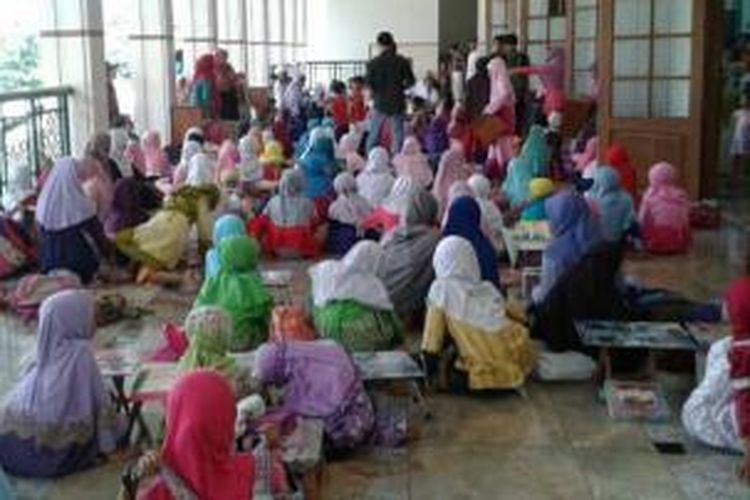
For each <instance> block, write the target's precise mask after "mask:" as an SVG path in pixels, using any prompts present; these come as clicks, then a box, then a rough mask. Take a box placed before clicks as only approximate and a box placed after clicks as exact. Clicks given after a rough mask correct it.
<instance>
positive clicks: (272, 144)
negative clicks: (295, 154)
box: [260, 140, 286, 182]
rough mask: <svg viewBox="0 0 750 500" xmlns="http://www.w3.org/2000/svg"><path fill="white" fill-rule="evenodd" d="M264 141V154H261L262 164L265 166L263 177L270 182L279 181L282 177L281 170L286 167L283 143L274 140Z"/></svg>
mask: <svg viewBox="0 0 750 500" xmlns="http://www.w3.org/2000/svg"><path fill="white" fill-rule="evenodd" d="M263 142H264V148H263V154H262V155H260V164H261V166H262V167H263V179H264V180H266V181H269V182H278V181H279V179H280V178H281V172H282V171H283V170H284V168H286V159H285V158H284V150H283V149H282V146H281V144H280V143H279V142H276V141H274V140H269V141H263Z"/></svg>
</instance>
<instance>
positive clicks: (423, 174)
mask: <svg viewBox="0 0 750 500" xmlns="http://www.w3.org/2000/svg"><path fill="white" fill-rule="evenodd" d="M393 166H394V168H395V169H396V175H397V176H399V177H409V178H411V179H412V180H413V181H414V184H416V185H417V186H419V187H422V188H424V189H428V188H429V187H430V186H431V185H432V178H433V176H432V167H431V166H430V162H429V160H428V159H427V156H425V155H424V154H423V153H422V146H421V145H420V144H419V140H418V139H417V138H416V137H414V136H409V137H407V138H406V140H405V141H404V147H403V148H402V149H401V153H399V154H397V155H396V156H395V157H394V158H393Z"/></svg>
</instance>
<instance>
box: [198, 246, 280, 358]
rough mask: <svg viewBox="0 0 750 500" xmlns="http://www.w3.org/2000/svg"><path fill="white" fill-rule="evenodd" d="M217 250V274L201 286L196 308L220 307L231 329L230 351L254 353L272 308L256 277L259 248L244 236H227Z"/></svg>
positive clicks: (262, 338) (263, 333)
mask: <svg viewBox="0 0 750 500" xmlns="http://www.w3.org/2000/svg"><path fill="white" fill-rule="evenodd" d="M217 250H218V254H219V269H218V272H217V274H216V275H215V276H212V277H208V278H206V280H205V281H204V282H203V286H202V287H201V290H200V292H199V293H198V296H197V297H196V299H195V307H198V306H220V307H222V308H223V309H224V310H225V311H226V312H227V313H228V314H229V316H231V318H232V325H233V327H234V334H233V336H232V338H231V341H230V346H231V349H232V350H233V351H245V350H248V349H254V348H255V347H257V346H258V345H259V344H260V343H261V342H263V341H265V340H266V337H267V336H268V324H269V320H270V318H271V309H272V308H273V298H272V297H271V295H270V293H268V290H266V287H265V285H263V281H262V280H261V278H260V274H258V269H257V266H258V257H259V253H260V252H259V249H258V244H257V243H255V241H254V240H253V239H252V238H249V237H247V236H230V237H228V238H225V239H224V240H222V242H221V243H220V244H219V247H218V249H217Z"/></svg>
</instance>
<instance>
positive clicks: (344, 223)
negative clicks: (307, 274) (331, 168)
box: [326, 172, 372, 255]
mask: <svg viewBox="0 0 750 500" xmlns="http://www.w3.org/2000/svg"><path fill="white" fill-rule="evenodd" d="M333 188H334V189H335V191H336V195H337V197H336V200H335V201H334V202H333V203H331V206H330V207H328V220H329V224H328V242H327V244H326V248H327V249H328V251H329V252H331V253H333V254H335V255H343V254H345V253H346V252H348V251H349V249H350V248H351V247H352V246H354V244H355V243H356V242H357V240H358V239H359V238H360V237H361V236H362V233H363V229H362V223H363V222H364V220H365V218H366V217H367V216H368V215H369V214H370V212H371V211H372V207H371V206H370V203H369V202H368V201H367V200H366V199H365V198H364V197H362V196H361V195H360V194H359V193H358V192H357V181H356V180H355V179H354V176H353V175H352V174H350V173H349V172H342V173H340V174H339V175H337V176H336V178H335V179H334V180H333Z"/></svg>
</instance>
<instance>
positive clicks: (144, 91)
mask: <svg viewBox="0 0 750 500" xmlns="http://www.w3.org/2000/svg"><path fill="white" fill-rule="evenodd" d="M136 4H137V6H136V16H137V20H138V23H137V26H136V33H133V34H132V35H130V40H131V46H132V47H133V50H134V51H135V54H136V68H135V69H136V74H135V96H136V101H135V124H136V127H137V128H138V130H140V131H143V132H145V131H147V130H156V131H158V132H159V134H161V137H162V140H163V141H169V140H170V137H171V135H170V134H171V125H172V116H171V110H172V105H173V104H174V93H175V62H174V27H173V26H174V23H173V21H172V2H171V0H136Z"/></svg>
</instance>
